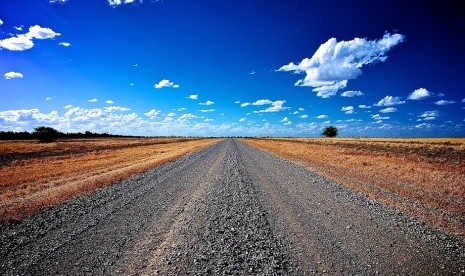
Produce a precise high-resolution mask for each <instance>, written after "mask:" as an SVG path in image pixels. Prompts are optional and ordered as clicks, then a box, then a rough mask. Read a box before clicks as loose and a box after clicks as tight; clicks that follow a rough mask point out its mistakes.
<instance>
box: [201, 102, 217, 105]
mask: <svg viewBox="0 0 465 276" xmlns="http://www.w3.org/2000/svg"><path fill="white" fill-rule="evenodd" d="M214 103H215V102H212V101H206V102H204V103H199V105H212V104H214Z"/></svg>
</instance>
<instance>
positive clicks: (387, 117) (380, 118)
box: [371, 114, 390, 120]
mask: <svg viewBox="0 0 465 276" xmlns="http://www.w3.org/2000/svg"><path fill="white" fill-rule="evenodd" d="M371 118H373V119H375V120H389V119H390V117H389V116H384V117H382V116H381V115H379V114H374V115H371Z"/></svg>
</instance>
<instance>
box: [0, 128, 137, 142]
mask: <svg viewBox="0 0 465 276" xmlns="http://www.w3.org/2000/svg"><path fill="white" fill-rule="evenodd" d="M105 137H129V136H123V135H114V134H108V133H95V132H90V131H86V132H84V133H82V132H77V133H63V132H60V131H58V130H56V129H54V128H52V127H45V126H39V127H36V128H34V131H33V132H27V131H22V132H15V131H0V140H39V141H40V142H44V143H47V142H53V141H56V140H57V139H66V138H105ZM131 137H132V136H131Z"/></svg>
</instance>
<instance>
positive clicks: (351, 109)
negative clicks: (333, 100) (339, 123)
mask: <svg viewBox="0 0 465 276" xmlns="http://www.w3.org/2000/svg"><path fill="white" fill-rule="evenodd" d="M341 111H344V112H345V113H346V114H354V113H355V111H354V107H353V106H351V105H349V106H343V107H342V108H341Z"/></svg>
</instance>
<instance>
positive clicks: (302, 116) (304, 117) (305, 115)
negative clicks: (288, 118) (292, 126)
mask: <svg viewBox="0 0 465 276" xmlns="http://www.w3.org/2000/svg"><path fill="white" fill-rule="evenodd" d="M300 118H302V119H307V118H308V115H307V114H303V115H300Z"/></svg>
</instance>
